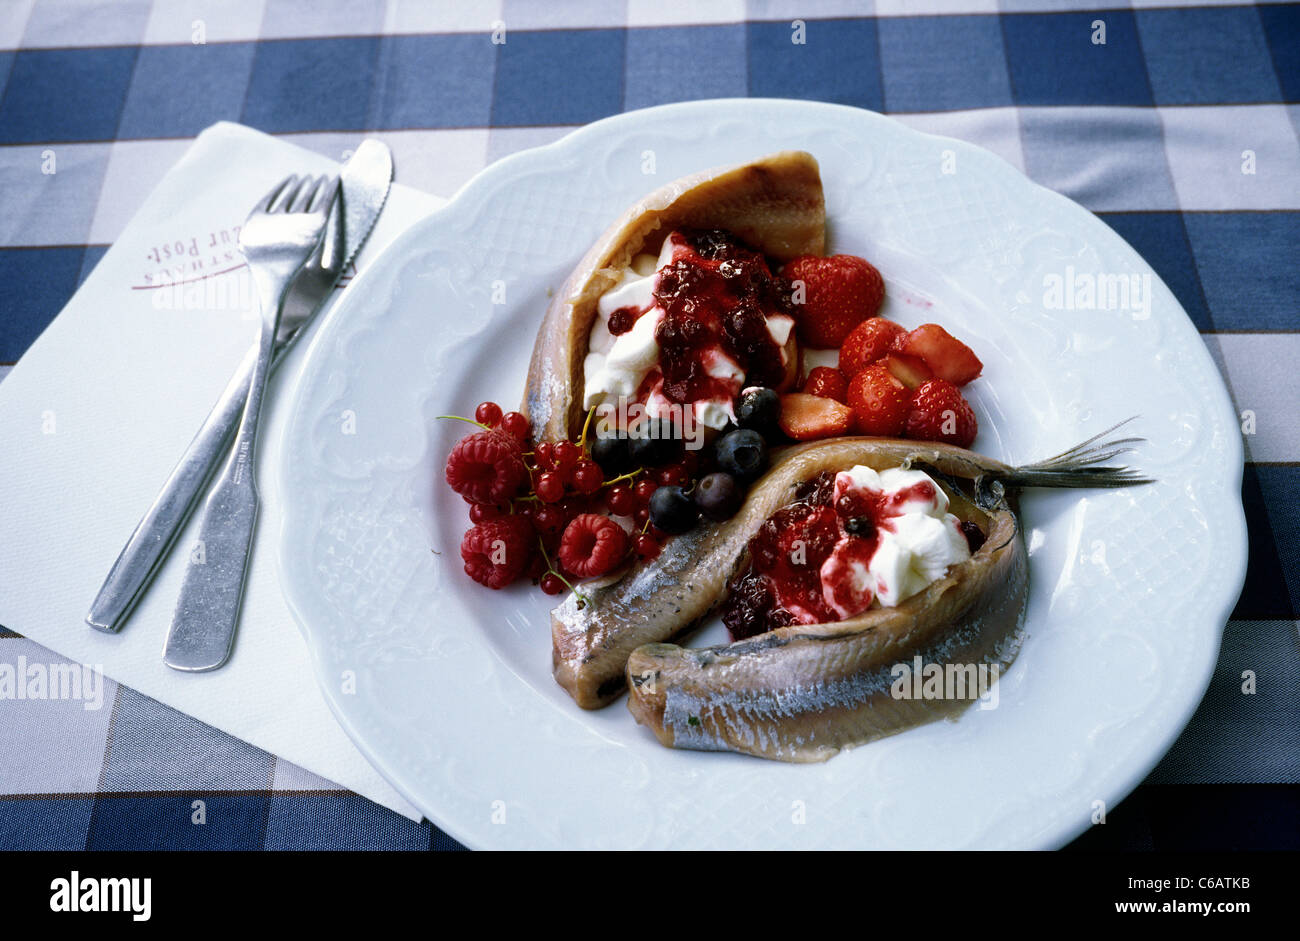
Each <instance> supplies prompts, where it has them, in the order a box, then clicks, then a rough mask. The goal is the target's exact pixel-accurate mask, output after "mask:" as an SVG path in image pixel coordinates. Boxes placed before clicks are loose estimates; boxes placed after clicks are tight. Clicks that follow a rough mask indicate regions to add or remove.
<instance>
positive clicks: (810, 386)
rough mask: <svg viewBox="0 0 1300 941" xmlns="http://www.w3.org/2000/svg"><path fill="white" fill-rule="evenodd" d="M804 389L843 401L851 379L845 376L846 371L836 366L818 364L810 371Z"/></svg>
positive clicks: (812, 393)
mask: <svg viewBox="0 0 1300 941" xmlns="http://www.w3.org/2000/svg"><path fill="white" fill-rule="evenodd" d="M803 391H805V392H807V393H808V394H809V395H820V396H822V397H823V398H827V399H834V400H835V401H836V402H843V401H844V397H845V395H847V394H848V391H849V381H848V380H847V379H845V378H844V373H842V372H840V371H839V370H838V369H835V368H834V367H831V366H818V367H817V368H816V369H814V370H813V371H812V372H810V373H808V378H807V379H805V380H804V383H803Z"/></svg>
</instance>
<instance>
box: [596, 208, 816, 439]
mask: <svg viewBox="0 0 1300 941" xmlns="http://www.w3.org/2000/svg"><path fill="white" fill-rule="evenodd" d="M689 251H690V247H689V246H688V245H687V244H686V242H685V240H684V239H683V238H682V236H681V235H680V234H679V233H677V232H672V233H670V234H669V235H668V237H667V238H666V239H664V243H663V247H662V248H661V249H660V250H659V257H658V258H656V257H655V256H654V255H651V254H649V253H645V252H643V253H642V254H639V255H637V256H636V257H635V258H633V259H632V266H631V267H630V268H629V269H627V270H626V271H624V272H623V276H622V277H621V278H620V279H619V280H618V282H617V283H616V284H614V285H613V286H612V287H610V288H609V289H608V290H607V291H605V293H604V294H602V295H601V296H600V299H599V300H598V301H597V302H596V315H597V316H596V322H595V324H594V325H593V326H592V330H591V339H590V340H589V342H588V344H587V357H586V359H585V360H584V361H583V371H582V374H583V377H584V379H583V391H582V406H583V408H587V409H590V408H596V409H597V411H598V412H600V411H603V410H604V409H605V408H607V407H608V408H611V409H612V408H616V407H617V404H618V399H619V398H620V397H623V398H629V399H630V398H634V397H635V396H636V394H637V392H638V390H639V389H640V388H641V386H642V384H643V383H644V382H645V379H646V377H647V376H648V375H650V373H651V371H652V370H654V369H656V368H657V367H658V365H659V344H658V342H657V341H656V340H655V328H656V327H658V325H659V322H660V321H661V320H663V318H664V316H665V313H664V311H663V309H662V308H660V307H658V306H652V305H654V292H655V288H656V287H657V286H658V283H659V271H660V269H662V268H664V267H665V266H667V265H670V264H672V262H673V261H674V260H675V259H676V258H677V256H678V255H679V254H681V253H685V252H689ZM624 307H632V308H635V309H636V310H644V311H645V313H643V314H642V315H641V316H639V317H638V318H637V320H636V323H635V324H634V325H633V326H632V329H630V330H628V331H627V332H626V333H623V334H620V335H619V336H614V335H613V334H611V333H610V332H609V318H610V315H611V314H613V313H614V311H616V310H619V309H620V308H624ZM793 329H794V320H793V318H791V317H787V316H786V315H784V314H774V315H772V316H770V317H768V318H767V330H768V333H769V334H770V335H771V337H772V339H773V340H774V341H775V342H776V344H777V345H778V346H780V347H782V350H781V360H782V363H783V364H784V363H785V362H786V361H787V360H786V352H785V349H784V347H785V344H786V342H787V341H788V340H789V339H790V332H791V331H792V330H793ZM704 368H705V371H706V372H707V373H708V374H709V375H710V376H713V377H714V378H716V379H721V380H723V381H724V382H725V383H726V384H727V385H728V386H730V387H733V392H732V395H731V396H730V397H729V398H726V399H721V398H719V399H702V400H699V401H696V402H693V403H691V406H692V408H693V410H694V414H695V420H696V421H697V422H699V423H700V424H702V425H705V426H707V427H709V428H713V429H718V430H721V429H722V428H724V427H726V425H727V423H728V422H734V421H735V420H736V413H735V406H734V400H735V397H736V396H737V395H739V394H740V390H741V387H742V386H743V385H744V380H745V373H744V370H743V369H741V368H740V364H739V363H737V362H736V361H735V360H734V359H732V358H731V357H730V356H728V355H727V354H726V352H725V351H723V349H722V347H721V346H717V347H714V348H713V349H709V350H706V351H705V355H704ZM662 389H663V382H662V377H661V380H660V381H659V382H656V383H654V384H653V385H652V386H651V388H650V390H649V393H648V395H647V396H646V401H645V411H646V414H647V415H649V416H650V417H652V418H658V417H661V416H671V415H673V414H675V413H676V410H677V409H679V408H680V406H679V405H678V404H677V403H674V402H671V401H669V399H668V398H667V397H666V396H665V395H664V394H663V391H662Z"/></svg>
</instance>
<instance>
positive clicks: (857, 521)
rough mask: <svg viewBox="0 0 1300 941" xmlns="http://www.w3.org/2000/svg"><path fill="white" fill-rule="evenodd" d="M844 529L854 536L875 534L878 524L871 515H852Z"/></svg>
mask: <svg viewBox="0 0 1300 941" xmlns="http://www.w3.org/2000/svg"><path fill="white" fill-rule="evenodd" d="M844 531H845V532H846V533H848V534H850V535H852V536H862V537H868V536H874V535H875V533H876V524H875V522H874V521H873V520H872V519H871V517H870V516H851V517H849V519H848V521H847V522H846V523H845V524H844Z"/></svg>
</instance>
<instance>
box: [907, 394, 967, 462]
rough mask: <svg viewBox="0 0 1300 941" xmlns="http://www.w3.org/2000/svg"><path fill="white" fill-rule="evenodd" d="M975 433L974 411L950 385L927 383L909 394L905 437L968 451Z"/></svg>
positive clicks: (963, 397)
mask: <svg viewBox="0 0 1300 941" xmlns="http://www.w3.org/2000/svg"><path fill="white" fill-rule="evenodd" d="M978 433H979V423H978V422H977V421H976V420H975V412H974V410H973V409H971V407H970V403H969V402H967V401H966V398H965V396H963V395H962V394H961V390H960V389H958V388H957V387H956V386H954V385H953V384H952V383H951V382H948V381H947V380H944V379H931V380H930V381H929V382H927V383H925V384H924V385H922V386H921V387H920V388H919V389H917V390H916V391H915V392H913V393H912V404H911V407H910V408H909V410H908V413H907V424H906V425H905V426H904V434H905V435H906V436H907V437H909V438H915V439H917V440H919V441H943V442H946V443H947V444H953V445H956V446H957V447H959V448H969V447H970V446H971V442H973V441H974V440H975V435H977V434H978Z"/></svg>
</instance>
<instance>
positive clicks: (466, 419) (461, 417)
mask: <svg viewBox="0 0 1300 941" xmlns="http://www.w3.org/2000/svg"><path fill="white" fill-rule="evenodd" d="M435 417H437V418H454V419H456V421H467V422H469V423H470V424H471V425H478V426H479V427H480V428H482V429H483V430H484V431H491V430H492V426H491V425H485V424H483V423H482V422H481V421H475V420H474V419H472V418H466V417H465V416H463V415H438V416H435Z"/></svg>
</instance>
